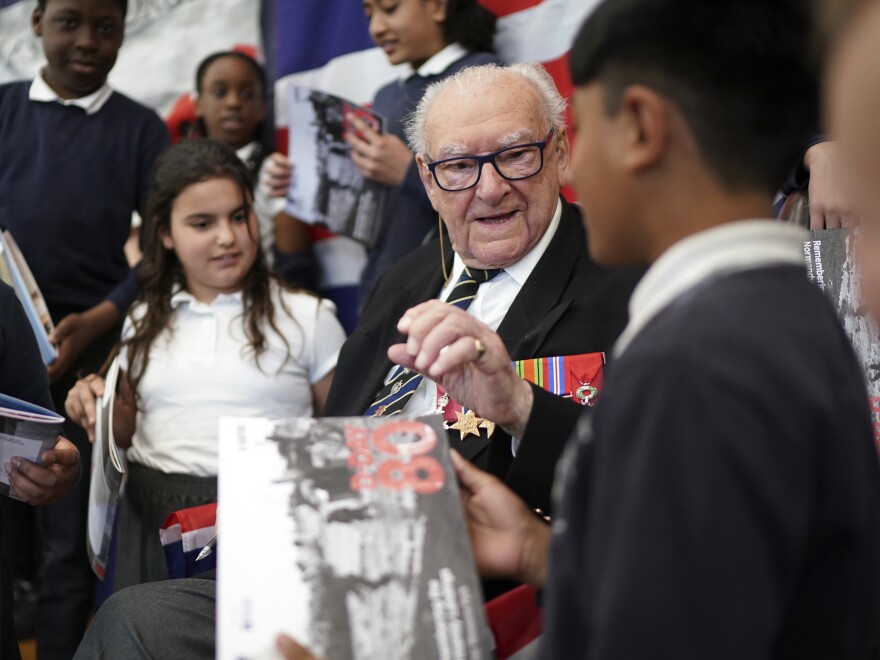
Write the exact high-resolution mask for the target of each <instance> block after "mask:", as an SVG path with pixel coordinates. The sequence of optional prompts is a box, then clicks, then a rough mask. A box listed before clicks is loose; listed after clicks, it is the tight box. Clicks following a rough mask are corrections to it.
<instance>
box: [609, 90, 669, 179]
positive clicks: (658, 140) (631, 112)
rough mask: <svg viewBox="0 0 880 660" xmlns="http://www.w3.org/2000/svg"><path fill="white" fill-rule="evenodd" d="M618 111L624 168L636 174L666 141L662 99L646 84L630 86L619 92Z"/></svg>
mask: <svg viewBox="0 0 880 660" xmlns="http://www.w3.org/2000/svg"><path fill="white" fill-rule="evenodd" d="M619 113H620V115H619V117H620V120H621V121H622V122H623V124H622V125H623V127H624V144H623V145H622V146H623V152H622V164H623V166H624V168H625V169H627V170H629V171H630V172H632V173H639V172H642V171H644V170H646V169H649V168H651V167H653V166H654V165H656V164H657V163H658V162H659V161H660V160H661V159H662V158H663V156H664V154H665V152H666V149H667V146H668V143H669V129H670V125H669V120H670V117H669V107H668V105H667V103H666V100H665V99H664V98H663V97H662V96H661V95H660V94H658V93H657V92H655V91H654V90H653V89H651V88H650V87H646V86H644V85H630V86H629V87H627V88H626V89H624V90H623V92H621V99H620V110H619Z"/></svg>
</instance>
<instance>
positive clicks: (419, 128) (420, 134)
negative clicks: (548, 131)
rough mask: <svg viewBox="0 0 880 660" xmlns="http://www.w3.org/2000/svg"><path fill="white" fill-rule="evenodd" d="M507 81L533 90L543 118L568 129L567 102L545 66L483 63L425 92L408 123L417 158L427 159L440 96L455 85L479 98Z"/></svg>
mask: <svg viewBox="0 0 880 660" xmlns="http://www.w3.org/2000/svg"><path fill="white" fill-rule="evenodd" d="M505 78H508V79H509V78H516V79H518V80H521V81H522V82H524V83H526V84H527V85H529V86H530V87H532V89H534V90H535V91H536V92H537V93H538V96H539V97H540V98H541V103H542V105H543V109H544V116H545V118H546V119H547V120H548V122H549V123H550V125H551V126H553V127H555V128H557V129H563V128H565V109H566V107H567V104H566V102H565V99H564V98H562V95H561V94H560V93H559V90H557V89H556V84H555V83H554V82H553V78H551V77H550V74H549V73H547V71H545V70H544V67H543V66H541V65H540V64H537V63H531V64H512V65H510V66H499V65H498V64H483V65H480V66H472V67H466V68H464V69H462V70H460V71H458V72H457V73H455V74H453V75H451V76H449V77H448V78H444V79H443V80H439V81H437V82H435V83H433V84H431V85H429V86H428V88H427V89H426V90H425V94H424V96H422V100H421V101H419V105H418V106H417V107H416V109H415V111H413V113H412V114H411V115H410V116H409V118H408V120H407V122H406V138H407V141H408V142H409V146H410V149H412V150H413V152H415V153H416V154H417V155H420V156H422V157H426V156H427V153H428V135H427V131H428V116H429V115H430V114H431V108H432V107H433V105H434V102H435V101H436V100H437V97H438V96H439V95H440V94H441V93H442V92H443V91H444V90H445V89H446V88H447V87H450V86H454V87H455V88H456V91H457V92H458V93H459V95H460V96H462V97H464V96H469V97H479V96H480V94H481V93H482V92H484V91H485V90H486V89H488V88H490V87H493V86H495V85H500V84H501V83H502V82H503V81H504V79H505Z"/></svg>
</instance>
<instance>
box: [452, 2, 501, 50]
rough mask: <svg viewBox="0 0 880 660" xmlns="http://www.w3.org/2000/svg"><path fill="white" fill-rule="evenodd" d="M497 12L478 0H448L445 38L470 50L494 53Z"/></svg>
mask: <svg viewBox="0 0 880 660" xmlns="http://www.w3.org/2000/svg"><path fill="white" fill-rule="evenodd" d="M495 21H496V18H495V14H493V13H492V12H491V11H489V10H488V9H486V8H485V7H483V6H482V5H481V4H479V3H478V2H477V0H447V3H446V20H445V21H444V22H443V38H444V39H445V40H446V43H449V44H451V43H455V42H457V43H460V44H461V45H462V46H464V47H465V48H467V49H468V50H474V51H480V52H484V53H494V52H495V46H494V40H495Z"/></svg>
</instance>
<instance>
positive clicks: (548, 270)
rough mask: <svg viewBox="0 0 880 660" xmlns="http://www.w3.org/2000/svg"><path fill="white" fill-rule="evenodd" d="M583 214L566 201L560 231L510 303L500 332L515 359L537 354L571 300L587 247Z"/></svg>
mask: <svg viewBox="0 0 880 660" xmlns="http://www.w3.org/2000/svg"><path fill="white" fill-rule="evenodd" d="M579 224H580V217H579V216H578V214H577V213H576V212H575V211H574V210H573V209H572V207H571V206H570V205H569V204H568V203H566V202H565V201H563V203H562V217H561V218H560V221H559V227H558V229H557V230H556V235H555V236H554V237H553V239H552V240H551V241H550V244H549V245H548V246H547V250H546V251H545V252H544V254H543V256H542V257H541V259H540V260H539V261H538V263H537V264H536V265H535V268H534V270H532V272H531V274H530V275H529V279H528V281H527V282H526V283H525V284H524V285H523V287H522V289H521V290H520V292H519V294H518V295H517V297H516V299H515V300H514V301H513V304H512V305H511V306H510V309H509V310H508V312H507V314H506V315H505V317H504V320H503V321H502V322H501V325H500V326H498V334H499V335H500V336H501V339H502V340H503V341H504V345H505V346H507V350H508V351H509V353H510V356H511V357H512V358H513V359H525V358H531V357H535V352H536V351H537V350H538V349H539V348H540V346H541V344H542V343H543V340H544V338H545V337H546V336H547V333H549V332H550V330H551V329H552V328H553V326H554V325H555V323H556V321H557V320H559V318H560V317H561V316H562V314H563V313H564V312H565V310H566V309H568V306H569V305H570V304H571V297H570V295H569V296H566V295H565V294H566V291H567V289H568V283H569V281H570V280H571V277H572V273H573V272H574V269H575V266H576V265H577V260H578V256H579V255H580V254H581V253H582V251H583V248H582V246H583V242H584V237H583V231H582V230H580V227H579Z"/></svg>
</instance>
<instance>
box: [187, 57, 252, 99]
mask: <svg viewBox="0 0 880 660" xmlns="http://www.w3.org/2000/svg"><path fill="white" fill-rule="evenodd" d="M224 57H232V58H235V59H237V60H240V61H242V62H245V63H246V64H249V65H250V66H251V67H252V68H253V70H254V73H255V74H257V78H258V79H259V81H260V86H261V87H262V90H263V98H264V99H265V97H266V93H267V91H268V90H267V89H266V72H265V71H264V70H263V67H261V66H260V63H259V62H257V61H256V60H255V59H254V58H253V57H251V56H250V55H248V54H247V53H242V52H241V51H238V50H221V51H219V52H216V53H211V54H210V55H208V56H207V57H206V58H205V59H203V60H202V61H201V62H200V63H199V66H198V68H197V69H196V92H198V93H199V94H201V93H202V82H203V81H204V79H205V73H206V72H207V71H208V67H210V66H211V65H212V64H213V63H214V62H216V61H217V60H219V59H222V58H224Z"/></svg>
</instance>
